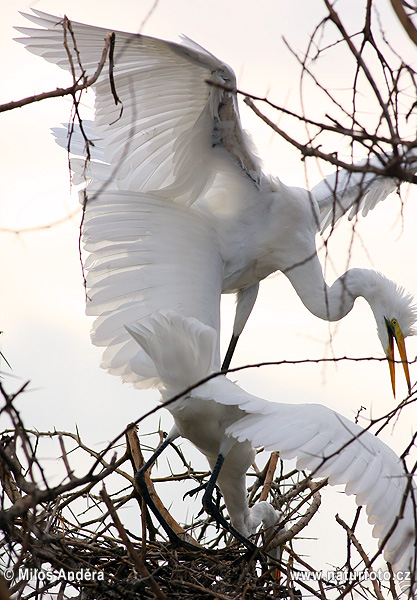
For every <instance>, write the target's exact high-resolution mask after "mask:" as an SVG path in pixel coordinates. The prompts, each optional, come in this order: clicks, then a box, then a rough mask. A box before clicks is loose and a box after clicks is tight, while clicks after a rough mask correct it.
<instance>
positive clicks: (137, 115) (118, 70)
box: [17, 10, 416, 385]
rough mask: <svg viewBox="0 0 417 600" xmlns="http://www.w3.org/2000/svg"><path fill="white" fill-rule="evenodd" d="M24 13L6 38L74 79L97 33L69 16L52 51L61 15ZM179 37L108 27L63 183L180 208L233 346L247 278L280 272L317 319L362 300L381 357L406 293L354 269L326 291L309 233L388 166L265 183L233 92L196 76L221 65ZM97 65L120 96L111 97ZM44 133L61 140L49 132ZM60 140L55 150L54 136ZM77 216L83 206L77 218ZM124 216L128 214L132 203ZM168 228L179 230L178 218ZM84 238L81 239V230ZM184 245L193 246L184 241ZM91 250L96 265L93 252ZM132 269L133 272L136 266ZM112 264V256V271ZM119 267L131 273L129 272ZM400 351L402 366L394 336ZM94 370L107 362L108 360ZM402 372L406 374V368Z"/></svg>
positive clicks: (390, 182) (381, 192)
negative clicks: (91, 144)
mask: <svg viewBox="0 0 417 600" xmlns="http://www.w3.org/2000/svg"><path fill="white" fill-rule="evenodd" d="M33 12H34V15H25V16H26V17H27V18H28V19H29V20H31V21H33V22H34V23H35V24H36V25H37V27H38V29H29V28H25V27H18V28H17V29H18V31H20V32H21V33H23V34H25V36H26V37H23V38H19V39H18V41H20V42H22V43H24V44H25V45H26V47H27V48H28V50H30V51H31V52H34V53H35V54H39V55H41V56H42V57H43V58H45V59H46V60H48V61H51V62H53V63H55V64H57V65H59V66H60V67H62V68H65V69H68V70H69V69H70V63H69V60H68V52H70V53H71V55H72V56H73V65H74V66H73V68H74V74H75V77H76V78H78V77H80V76H81V75H82V76H84V75H87V76H91V75H92V74H93V73H94V72H95V71H96V69H97V65H98V63H99V60H100V58H101V55H102V51H103V47H104V40H105V37H106V35H107V34H108V33H109V31H111V30H106V29H102V28H98V27H92V26H89V25H83V24H80V23H75V22H71V31H72V32H73V38H72V35H67V40H68V41H67V44H66V47H65V45H64V43H63V31H64V28H65V27H67V25H66V24H65V21H63V20H62V19H59V18H58V17H54V16H51V15H48V14H45V13H42V12H40V11H37V10H34V11H33ZM67 33H68V32H67ZM182 41H183V43H182V44H175V43H172V42H165V41H162V40H157V39H154V38H150V37H146V36H142V35H135V34H129V33H123V32H115V45H114V60H113V64H112V69H110V68H109V61H107V63H106V64H105V67H104V69H103V72H102V73H101V75H100V77H99V78H98V81H97V83H96V84H95V85H94V91H95V94H96V118H95V121H94V126H93V127H94V131H93V132H92V133H91V134H90V133H89V135H91V136H92V139H93V140H95V148H94V149H93V150H94V154H93V156H94V157H95V158H93V160H92V161H90V162H89V164H88V165H87V168H85V167H86V165H85V164H83V163H82V162H81V161H78V162H77V160H76V159H75V160H73V161H72V166H73V168H74V169H75V170H76V171H77V172H78V179H77V181H80V180H81V179H82V177H85V176H87V177H88V178H90V180H91V184H90V188H89V190H88V192H87V197H88V196H89V195H90V197H91V196H92V193H93V190H94V189H95V190H97V189H100V188H104V189H106V190H114V191H116V190H120V191H122V192H124V193H126V192H130V193H132V194H133V196H131V198H132V203H131V204H130V206H133V204H134V195H136V197H137V203H138V204H139V203H140V197H139V196H138V195H137V194H138V192H141V193H147V194H148V195H149V196H152V197H154V198H155V197H157V198H160V199H168V200H171V201H173V202H175V203H177V204H179V205H183V206H185V207H189V212H190V213H193V215H194V219H195V222H197V219H205V220H206V223H208V222H210V227H211V229H212V235H213V249H214V252H213V261H214V262H217V260H218V256H219V255H220V257H221V261H222V282H221V291H222V292H236V291H237V292H238V306H237V312H236V321H235V326H234V332H233V346H234V344H235V343H236V341H237V339H238V337H239V335H240V333H241V331H242V329H243V327H244V325H245V323H246V320H247V318H248V316H249V314H250V312H251V309H252V307H253V304H254V302H255V300H256V296H257V290H258V285H259V281H261V280H262V279H263V278H265V277H266V276H268V275H269V274H270V273H272V272H274V271H276V270H281V271H282V272H284V273H285V275H286V276H287V277H288V278H289V279H290V281H291V283H292V285H293V286H294V288H295V290H296V292H297V294H298V295H299V296H300V298H301V300H302V302H303V303H304V304H305V306H306V307H307V308H308V309H309V310H310V311H311V312H312V313H313V314H315V315H316V316H318V317H320V318H322V319H326V320H330V321H334V320H338V319H340V318H342V317H343V316H345V315H346V314H347V313H348V312H349V311H350V310H351V308H352V306H353V304H354V301H355V299H356V297H358V296H363V297H364V298H365V299H366V300H367V301H368V302H369V304H370V305H371V308H372V310H373V312H374V316H375V319H376V323H377V330H378V335H379V338H380V340H381V343H382V345H383V349H384V351H385V352H386V353H387V355H388V356H391V355H392V350H393V349H392V348H391V341H392V335H391V333H392V332H390V331H389V330H388V329H387V321H388V323H389V322H391V321H392V319H396V321H397V322H398V325H399V332H400V335H401V337H402V336H404V337H405V336H407V335H411V334H412V333H413V331H414V330H413V324H414V321H415V319H416V313H415V310H414V308H413V307H412V302H411V297H410V296H409V295H406V294H404V292H403V291H402V290H400V289H397V288H396V287H395V285H394V284H392V283H391V282H389V281H388V280H386V279H385V278H384V277H382V276H381V275H379V274H378V273H375V272H373V271H366V270H363V269H355V270H350V271H348V272H347V273H345V274H344V275H342V277H340V278H339V279H338V280H337V281H336V282H335V283H334V284H333V285H332V286H331V287H329V286H327V284H326V282H325V280H324V277H323V273H322V268H321V265H320V262H319V260H318V257H317V251H316V245H315V236H316V233H317V232H318V231H319V230H320V228H322V227H325V226H327V225H329V224H331V223H334V222H335V221H336V220H337V219H338V218H339V217H340V216H341V215H342V214H344V213H345V212H346V211H350V216H351V217H352V216H353V215H355V214H356V213H357V212H358V210H359V209H360V208H363V211H364V212H367V211H368V210H369V209H371V208H373V207H374V206H375V205H376V204H377V202H379V201H381V200H383V199H384V198H385V197H386V195H387V194H389V193H390V192H391V191H393V190H394V189H395V188H396V187H397V185H398V181H396V180H395V179H393V178H389V177H382V176H377V177H376V176H375V175H374V174H373V173H372V169H373V168H375V167H381V166H382V167H383V166H384V165H385V164H388V163H389V161H390V157H389V156H388V155H387V156H384V157H376V156H375V157H372V158H371V159H370V160H369V161H363V163H361V164H367V165H368V168H369V172H367V173H366V174H363V173H362V174H361V173H347V172H344V171H339V172H338V173H337V175H333V176H329V177H327V178H326V179H324V180H323V181H322V182H321V183H319V184H318V185H317V186H315V187H314V188H313V190H311V192H308V191H307V190H305V189H301V188H294V187H288V186H286V185H284V184H283V183H282V182H281V181H280V180H279V179H278V178H276V177H271V176H269V175H266V174H265V173H263V172H262V169H261V165H260V161H259V159H258V158H257V157H256V155H255V153H254V150H253V148H252V144H251V142H250V140H249V138H248V136H247V134H246V133H245V132H244V131H243V129H242V126H241V123H240V119H239V112H238V107H237V98H236V95H235V94H234V93H233V92H231V91H228V90H227V89H224V87H216V86H213V85H208V84H207V83H206V82H207V80H210V81H212V82H214V83H219V84H220V85H222V86H227V87H228V88H230V89H234V88H235V86H236V78H235V75H234V73H233V70H232V69H231V68H230V67H229V66H227V65H225V64H224V63H223V62H221V61H220V60H218V59H217V58H216V57H214V56H213V55H212V54H210V53H209V52H207V51H206V50H205V49H203V48H201V47H200V46H198V44H196V43H195V42H192V41H191V40H189V39H188V38H183V40H182ZM75 47H76V49H77V53H76V52H75V50H74V48H75ZM80 64H81V65H82V71H81V69H80V66H79V65H80ZM109 71H111V72H112V75H113V77H114V83H115V89H116V93H117V96H118V98H120V103H117V102H116V101H115V96H114V94H113V93H112V91H111V86H110V78H109ZM58 139H59V141H60V142H61V143H62V141H63V138H62V135H61V134H59V135H58ZM73 141H74V145H72V144H73ZM64 143H65V145H67V141H65V142H64ZM81 148H82V145H81V144H80V142H79V140H71V151H72V152H75V153H79V152H80V149H81ZM399 151H400V153H402V155H401V156H400V159H401V162H402V164H403V165H405V166H406V167H407V166H408V168H409V169H410V170H412V169H413V168H414V167H413V164H415V160H416V159H415V155H414V153H413V152H410V153H409V154H408V155H407V153H406V150H405V149H404V148H399ZM106 166H107V168H106ZM115 200H116V196H115ZM95 202H98V203H100V202H101V199H100V198H98V199H97V198H95ZM89 218H90V217H89V214H88V212H87V223H88V220H89ZM132 218H133V219H136V218H137V217H136V215H135V214H134V213H133V211H132ZM190 218H192V217H190ZM108 219H109V220H110V219H111V217H110V216H108ZM167 219H168V217H167ZM100 226H101V227H102V232H101V236H102V237H103V238H105V239H107V240H108V243H109V248H110V247H111V245H112V244H113V245H114V246H117V245H118V244H119V243H120V242H119V238H120V236H123V235H124V233H125V232H124V231H123V229H122V230H116V229H115V228H112V226H111V225H109V224H108V223H107V222H106V217H105V216H103V221H102V223H101V224H98V225H97V229H96V231H97V235H100V233H99V228H100ZM182 235H183V236H184V237H185V238H187V237H188V236H190V229H189V228H188V227H187V225H186V224H185V222H184V225H183V226H182ZM133 236H134V233H133ZM180 236H181V234H179V237H180ZM84 239H85V240H86V242H87V247H90V246H89V231H88V226H87V229H86V230H85V232H84ZM189 241H190V247H193V240H191V239H190V240H189ZM94 253H95V256H97V257H98V260H100V259H101V251H100V250H98V251H97V250H94ZM151 260H153V259H151ZM210 260H211V259H210V258H208V257H207V263H206V264H207V267H206V268H207V269H208V271H210V273H208V274H207V275H206V276H202V277H203V278H204V279H205V280H207V279H208V277H210V275H211V274H212V273H211V271H213V269H212V267H211V266H210V265H209V262H210ZM135 264H136V265H137V266H138V265H139V266H138V268H140V263H138V262H136V263H135ZM154 264H157V261H156V260H155V261H154ZM158 264H160V261H158ZM117 269H118V266H117V264H116V265H115V266H114V270H113V273H114V272H117ZM214 270H215V269H214ZM131 274H132V277H133V268H132V271H131ZM159 274H160V276H161V278H163V277H165V275H167V271H166V272H165V273H164V272H163V267H162V266H161V268H160V271H159ZM114 281H115V280H114V278H112V277H109V278H108V279H107V280H106V279H105V278H104V277H103V278H102V280H101V286H102V287H103V288H105V287H106V286H108V288H109V291H108V296H109V297H110V298H111V297H114V296H115V295H116V294H117V293H118V291H117V286H116V290H113V287H114V286H115V285H116V284H115V283H114ZM87 283H89V281H88V280H87ZM183 285H184V286H186V285H188V286H190V281H186V280H185V279H181V278H179V279H178V286H183ZM196 286H197V283H196ZM171 290H172V293H174V292H173V288H171ZM216 290H217V287H216ZM141 295H142V296H143V295H146V292H145V291H144V290H141V292H140V293H139V292H138V294H137V295H136V298H137V299H140V298H141ZM165 300H166V303H165V305H164V306H166V307H167V308H174V307H175V306H174V301H173V302H171V300H170V298H169V296H168V295H167V294H165ZM215 301H216V302H217V298H215ZM120 308H121V306H120V303H118V304H116V305H115V308H114V309H112V308H111V306H110V303H109V305H108V307H107V310H106V313H105V314H103V313H102V312H101V308H100V306H99V305H97V306H96V302H95V300H94V298H93V300H92V303H91V309H90V310H91V312H92V313H94V314H100V315H101V321H104V320H106V319H107V318H108V319H112V318H113V317H112V310H115V311H119V310H120ZM158 308H162V306H161V305H160V301H159V302H158V305H155V306H154V309H155V310H156V309H158ZM181 314H184V315H186V316H187V315H189V316H196V317H198V318H200V319H201V320H202V321H203V322H204V323H206V324H209V325H212V326H215V323H214V322H213V320H212V318H207V316H204V315H203V313H202V311H201V310H200V311H198V312H197V313H196V312H192V311H188V312H187V310H186V309H184V310H181ZM116 320H119V321H120V319H118V318H116ZM100 327H101V325H100ZM97 330H98V328H97V327H96V331H95V334H94V340H95V343H97V344H98V345H107V344H111V345H113V344H114V343H115V339H116V338H117V339H118V338H119V336H120V335H122V333H121V331H120V330H118V331H116V329H115V328H113V329H112V330H113V332H114V335H113V337H112V338H110V337H108V336H107V337H105V336H103V337H101V335H100V334H99V333H98V331H97ZM231 351H232V349H231ZM400 353H401V358H402V360H403V361H405V360H406V354H405V347H404V345H403V344H402V346H401V345H400ZM108 355H109V356H110V355H111V352H110V353H108ZM227 360H229V357H228V359H227ZM130 362H131V364H133V363H134V362H135V358H134V357H131V360H130ZM136 362H137V361H136ZM105 364H107V366H108V368H110V370H112V369H113V365H112V362H111V360H107V361H106V363H105ZM404 365H405V363H404ZM405 369H406V375H407V380H409V376H408V369H407V367H406V365H405ZM124 376H125V377H126V378H127V379H129V380H135V381H136V382H137V383H138V384H140V381H141V380H142V379H143V378H145V379H148V377H147V374H146V373H144V374H141V373H139V371H138V369H136V371H135V375H133V374H132V373H130V374H128V373H127V372H126V370H125V374H124ZM145 385H146V383H145Z"/></svg>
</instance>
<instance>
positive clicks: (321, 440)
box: [136, 311, 417, 571]
mask: <svg viewBox="0 0 417 600" xmlns="http://www.w3.org/2000/svg"><path fill="white" fill-rule="evenodd" d="M137 334H138V335H137V336H136V339H137V341H138V343H139V344H142V345H143V346H144V347H145V348H146V349H147V350H148V351H149V352H150V354H151V355H152V356H153V357H154V360H155V365H156V368H157V371H158V373H160V375H161V377H162V379H163V380H164V381H163V382H164V385H165V387H166V389H167V391H168V394H169V395H172V394H173V393H175V392H177V391H178V388H180V386H181V385H182V386H183V389H186V388H187V387H188V386H189V385H190V384H193V383H194V382H196V379H197V380H198V379H199V378H200V379H201V378H203V377H205V376H207V375H209V374H210V372H211V369H212V367H211V360H210V357H211V355H212V350H211V348H212V346H213V338H215V337H216V332H215V331H214V330H213V329H211V328H209V327H207V326H205V325H203V324H202V323H198V321H196V319H190V318H183V317H181V316H180V315H178V314H175V313H174V312H173V311H168V312H164V313H157V314H154V315H152V316H151V317H150V318H149V319H145V320H144V321H143V322H142V324H141V326H140V327H139V328H138V329H137ZM174 340H175V342H174ZM208 341H209V343H208ZM178 345H180V347H181V348H185V349H186V348H188V351H187V350H184V351H182V352H180V353H175V355H174V356H173V353H174V350H173V348H175V347H176V346H178ZM166 347H170V348H171V353H169V352H168V353H167V352H166ZM196 356H197V357H198V356H201V357H202V359H201V360H200V361H199V363H198V369H196V366H195V363H196V358H195V357H196ZM173 360H174V361H175V365H176V367H175V374H173V372H172V361H173ZM172 386H173V388H172V389H170V388H171V387H172ZM190 396H191V397H193V396H195V397H198V398H200V399H207V400H214V401H215V402H217V403H219V404H222V405H224V406H225V407H228V406H230V407H239V408H240V409H241V411H243V412H244V413H246V416H244V417H243V418H241V419H239V420H237V421H235V422H234V423H232V425H230V426H229V427H228V428H227V429H226V434H228V435H231V436H232V437H233V438H235V439H236V440H237V441H239V442H244V441H246V440H248V441H249V442H250V443H251V444H252V446H254V447H255V448H256V447H262V446H263V447H264V448H265V449H266V450H278V451H279V453H280V455H281V457H282V458H284V459H292V458H297V459H298V460H297V468H298V469H299V470H305V469H307V470H309V471H310V472H311V473H312V474H313V476H315V477H328V478H329V483H330V484H331V485H336V484H344V485H345V488H346V493H347V494H354V495H355V496H356V502H357V503H358V504H359V505H361V504H363V505H366V512H367V515H368V521H369V522H370V523H371V524H372V525H374V528H373V535H374V536H375V537H377V538H379V540H380V544H382V543H383V542H386V544H385V546H384V557H385V559H386V560H387V561H389V562H390V563H391V564H392V565H393V568H394V569H395V570H396V571H399V570H402V571H412V568H411V567H413V566H415V561H416V557H415V556H414V543H415V531H416V526H417V515H416V508H415V507H416V501H417V488H416V486H415V485H414V483H413V482H412V481H411V480H410V478H409V476H408V475H407V473H406V471H405V469H404V466H403V463H402V461H401V459H400V458H399V457H398V456H397V455H396V454H395V453H394V452H393V451H392V450H391V449H390V448H389V447H388V446H387V445H386V444H384V443H383V442H382V441H381V440H380V439H378V438H377V437H376V436H374V435H372V434H371V433H370V432H369V431H366V430H364V429H362V428H361V427H360V426H359V425H357V424H355V423H353V422H352V421H349V419H346V418H345V417H343V416H342V415H340V414H338V413H336V412H334V411H333V410H330V409H329V408H326V407H325V406H322V405H316V404H282V403H274V402H268V401H267V400H264V399H262V398H259V397H257V396H253V395H252V394H248V393H247V392H245V391H244V390H242V389H241V388H239V387H238V386H237V385H236V384H234V383H233V382H232V381H230V380H229V379H227V378H226V377H225V376H219V377H215V378H213V379H211V380H210V381H208V382H206V383H204V384H202V385H200V386H199V387H197V388H196V389H195V390H193V391H192V392H191V394H190ZM191 402H192V400H191ZM230 414H231V415H232V414H234V415H236V413H230ZM230 420H233V419H232V418H231V419H230ZM400 515H401V518H399V517H400ZM385 538H387V539H385Z"/></svg>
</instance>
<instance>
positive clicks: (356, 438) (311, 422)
mask: <svg viewBox="0 0 417 600" xmlns="http://www.w3.org/2000/svg"><path fill="white" fill-rule="evenodd" d="M239 406H240V407H241V408H242V409H244V410H246V411H247V412H250V411H251V408H250V406H249V405H247V406H246V409H245V407H244V402H243V403H242V404H239ZM256 411H257V412H252V414H248V415H247V416H246V417H244V418H243V419H241V420H240V421H238V422H237V423H234V424H233V425H232V426H231V427H229V429H228V433H230V434H231V435H232V436H233V437H235V438H236V439H237V440H239V441H244V440H249V442H250V443H251V444H252V445H253V446H254V447H261V446H264V447H265V449H266V450H278V451H279V453H280V456H281V457H282V458H284V459H285V458H297V469H299V470H302V469H307V470H309V471H310V472H312V473H313V475H314V476H317V477H328V478H329V483H330V484H331V485H336V484H344V485H345V486H346V493H347V494H355V496H356V502H357V504H358V505H365V506H366V512H367V515H368V521H369V523H371V524H372V525H374V528H373V535H374V537H376V538H378V539H379V541H380V544H381V543H382V542H383V541H384V540H385V538H386V536H388V534H389V533H390V531H391V528H394V527H395V528H394V529H393V531H392V533H391V534H390V535H389V538H388V540H387V543H386V545H385V546H384V557H385V560H387V561H388V562H390V563H391V564H392V565H393V568H394V570H395V571H399V570H402V571H412V569H411V567H413V566H415V564H416V557H415V555H414V541H415V531H416V524H417V521H416V519H417V515H416V509H415V507H416V500H417V488H416V486H415V485H414V483H412V482H410V479H409V477H408V476H407V474H406V472H405V469H404V466H403V463H402V461H401V459H400V458H399V457H398V456H397V455H396V454H395V453H394V452H393V451H392V450H391V448H389V447H388V446H387V445H386V444H384V443H383V442H382V441H381V440H380V439H378V438H377V437H375V436H374V435H372V434H371V433H370V432H369V431H365V430H363V429H362V428H361V427H359V425H356V424H355V423H353V422H351V421H349V419H346V418H345V417H343V416H342V415H340V414H338V413H336V412H334V411H332V410H330V409H328V408H326V407H325V406H321V405H314V404H301V405H296V404H291V405H286V404H281V403H279V404H278V403H277V404H275V403H265V406H264V408H263V409H262V408H261V406H260V405H259V404H258V405H257V408H256ZM403 503H405V504H404V509H403V516H402V518H399V515H401V512H402V506H403Z"/></svg>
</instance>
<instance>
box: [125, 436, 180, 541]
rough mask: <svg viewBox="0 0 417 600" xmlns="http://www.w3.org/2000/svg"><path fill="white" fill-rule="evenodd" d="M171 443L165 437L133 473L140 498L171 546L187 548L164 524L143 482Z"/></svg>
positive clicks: (167, 525) (165, 523)
mask: <svg viewBox="0 0 417 600" xmlns="http://www.w3.org/2000/svg"><path fill="white" fill-rule="evenodd" d="M171 442H172V438H170V437H167V438H166V439H165V440H164V441H163V442H162V444H161V445H160V446H159V447H158V448H157V449H156V450H155V452H154V453H153V454H152V456H151V457H150V458H149V459H148V460H147V461H146V463H145V464H144V465H143V467H141V468H140V469H139V471H136V473H135V483H136V485H137V487H138V489H139V492H140V494H141V496H142V498H143V499H144V500H145V502H146V505H147V506H148V507H149V508H150V509H151V511H152V512H153V514H154V515H155V517H156V518H157V520H158V521H159V523H160V525H161V527H162V528H163V530H164V531H165V533H166V534H167V536H168V538H169V541H170V542H171V544H173V545H174V546H184V545H185V546H188V544H187V542H185V541H184V540H182V539H181V538H180V537H179V536H178V535H177V534H176V533H175V531H173V530H172V528H171V527H170V526H169V524H168V523H167V522H166V520H165V519H164V517H163V516H162V514H161V512H160V511H159V510H158V508H157V506H156V505H155V503H154V501H153V500H152V497H151V495H150V494H149V490H148V487H147V485H146V480H145V473H146V471H147V470H148V469H149V468H150V467H151V466H152V465H153V464H154V462H155V461H156V459H157V458H158V456H159V455H160V454H162V452H163V451H164V450H165V448H166V447H167V446H169V444H170V443H171Z"/></svg>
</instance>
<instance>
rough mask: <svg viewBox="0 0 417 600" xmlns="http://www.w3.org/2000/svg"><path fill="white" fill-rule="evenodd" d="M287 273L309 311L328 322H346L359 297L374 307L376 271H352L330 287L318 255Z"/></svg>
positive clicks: (286, 271) (288, 270)
mask: <svg viewBox="0 0 417 600" xmlns="http://www.w3.org/2000/svg"><path fill="white" fill-rule="evenodd" d="M284 272H285V275H286V276H287V277H288V279H289V280H290V281H291V283H292V285H293V287H294V289H295V291H296V292H297V294H298V295H299V297H300V299H301V301H302V302H303V304H304V305H305V306H306V307H307V308H308V310H309V311H310V312H311V313H313V315H316V317H319V318H320V319H324V320H325V321H338V320H339V319H342V318H343V317H344V316H345V315H347V313H348V312H349V311H350V310H351V309H352V307H353V305H354V302H355V300H356V298H357V297H358V296H363V297H364V298H365V299H366V300H367V301H368V303H370V304H371V302H372V295H373V290H374V288H375V282H376V278H377V277H378V274H377V273H376V272H375V271H370V270H368V269H350V270H349V271H346V273H344V274H343V275H342V276H341V277H339V279H337V280H336V281H335V282H334V283H333V285H332V286H328V285H327V283H326V282H325V280H324V277H323V271H322V268H321V264H320V261H319V259H318V257H317V255H315V256H314V257H312V258H311V259H309V260H307V261H305V262H303V264H300V265H298V266H295V267H293V268H289V269H287V270H285V271H284Z"/></svg>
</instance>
